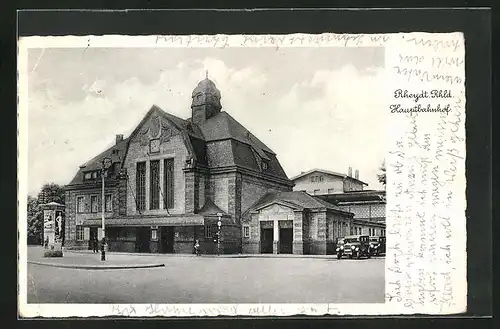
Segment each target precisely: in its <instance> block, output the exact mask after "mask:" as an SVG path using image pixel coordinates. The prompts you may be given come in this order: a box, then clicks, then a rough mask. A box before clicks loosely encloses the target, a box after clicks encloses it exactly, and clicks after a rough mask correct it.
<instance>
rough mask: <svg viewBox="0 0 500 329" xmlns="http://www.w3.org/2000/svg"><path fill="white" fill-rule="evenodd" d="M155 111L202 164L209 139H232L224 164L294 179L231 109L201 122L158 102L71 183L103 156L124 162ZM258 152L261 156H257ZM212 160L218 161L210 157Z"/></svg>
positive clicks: (203, 85)
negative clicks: (171, 111) (131, 146)
mask: <svg viewBox="0 0 500 329" xmlns="http://www.w3.org/2000/svg"><path fill="white" fill-rule="evenodd" d="M199 87H200V88H202V89H203V88H205V89H206V88H212V85H211V84H210V83H209V82H207V81H205V82H203V83H200V84H199ZM153 115H158V116H160V117H163V118H165V119H166V120H167V121H169V122H170V123H171V124H172V125H173V126H174V127H175V128H176V129H177V130H178V131H179V132H180V134H181V136H182V138H183V140H184V143H185V145H186V147H187V149H188V152H189V153H190V154H191V155H192V156H193V157H194V158H195V159H196V160H197V162H198V163H199V164H202V165H205V166H209V163H210V161H209V159H208V158H207V143H215V142H217V141H222V140H229V141H230V143H226V144H227V145H226V144H224V145H223V146H221V148H224V150H222V149H221V150H220V151H221V152H222V153H224V154H223V155H222V156H227V158H226V160H227V161H229V163H224V165H223V166H239V167H243V168H246V169H250V170H252V171H256V172H259V173H262V175H267V176H274V177H277V178H280V179H283V180H286V181H288V182H290V184H291V185H292V182H291V181H289V180H288V177H287V175H286V173H285V171H284V170H283V168H282V167H281V165H280V163H279V161H278V159H277V158H276V154H275V153H274V152H273V151H272V150H271V149H270V148H269V147H267V146H266V145H265V144H264V143H263V142H262V141H260V140H259V139H258V138H257V137H256V136H255V135H253V134H252V133H251V132H250V131H249V130H248V129H246V128H245V127H244V126H243V125H241V124H240V123H239V122H238V121H236V120H235V119H234V118H233V117H232V116H231V115H229V114H228V113H226V112H224V111H222V112H219V113H217V114H215V115H214V116H212V117H210V118H208V119H207V120H206V121H205V122H204V123H203V124H201V125H198V124H195V123H193V122H192V119H191V118H187V119H181V118H179V117H177V116H175V115H172V114H170V113H167V112H165V111H163V110H162V109H161V108H160V107H159V106H157V105H153V106H152V107H151V109H150V110H149V111H148V113H147V114H146V115H145V116H144V118H143V119H142V120H141V122H140V123H139V124H138V125H137V127H136V128H135V129H134V131H133V132H132V133H131V134H130V136H129V137H128V138H126V139H124V140H122V141H121V142H119V143H117V144H116V145H113V146H111V147H110V148H108V149H107V150H105V151H104V152H102V153H100V154H99V155H97V156H96V157H94V158H92V159H91V160H89V161H87V162H86V163H85V164H84V166H81V167H80V169H79V170H78V172H77V174H76V175H75V177H74V178H73V179H72V180H71V182H70V183H69V184H68V185H75V184H82V183H83V176H84V172H86V171H92V170H98V169H100V168H101V161H102V159H103V158H104V157H109V158H111V159H112V161H113V162H114V163H115V162H122V165H123V160H124V159H125V156H126V155H127V151H128V146H129V143H130V141H131V140H132V139H133V138H134V137H135V136H136V135H137V134H138V133H139V131H140V130H141V129H142V127H143V126H144V124H145V123H146V122H147V121H148V120H149V119H150V118H151V117H152V116H153ZM228 152H229V153H228ZM229 154H230V155H229ZM228 155H229V156H228ZM256 155H258V156H257V157H256ZM260 159H264V160H266V162H267V164H268V168H267V169H266V170H262V169H261V167H260V166H259V162H260V161H261V160H260ZM227 161H226V162H227ZM211 163H215V162H214V161H211ZM210 166H211V165H210ZM214 168H217V165H215V167H214Z"/></svg>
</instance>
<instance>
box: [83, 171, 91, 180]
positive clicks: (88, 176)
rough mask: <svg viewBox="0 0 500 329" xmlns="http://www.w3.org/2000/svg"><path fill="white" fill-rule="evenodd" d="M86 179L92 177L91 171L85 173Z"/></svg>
mask: <svg viewBox="0 0 500 329" xmlns="http://www.w3.org/2000/svg"><path fill="white" fill-rule="evenodd" d="M84 178H85V179H91V178H92V174H91V173H89V172H88V173H85V177H84Z"/></svg>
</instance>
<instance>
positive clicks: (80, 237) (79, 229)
mask: <svg viewBox="0 0 500 329" xmlns="http://www.w3.org/2000/svg"><path fill="white" fill-rule="evenodd" d="M83 239H84V229H83V226H82V225H76V240H77V241H83Z"/></svg>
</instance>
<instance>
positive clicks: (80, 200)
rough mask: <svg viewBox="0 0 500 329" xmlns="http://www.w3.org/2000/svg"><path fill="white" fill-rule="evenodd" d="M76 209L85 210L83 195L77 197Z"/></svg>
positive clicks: (78, 210)
mask: <svg viewBox="0 0 500 329" xmlns="http://www.w3.org/2000/svg"><path fill="white" fill-rule="evenodd" d="M76 211H77V212H79V213H82V212H85V203H84V202H83V196H79V197H77V198H76Z"/></svg>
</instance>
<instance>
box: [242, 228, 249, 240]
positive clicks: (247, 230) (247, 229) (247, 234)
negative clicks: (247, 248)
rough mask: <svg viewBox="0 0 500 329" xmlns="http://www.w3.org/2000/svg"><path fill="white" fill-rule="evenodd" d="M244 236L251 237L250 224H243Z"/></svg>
mask: <svg viewBox="0 0 500 329" xmlns="http://www.w3.org/2000/svg"><path fill="white" fill-rule="evenodd" d="M243 236H244V237H245V238H249V237H250V226H243Z"/></svg>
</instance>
